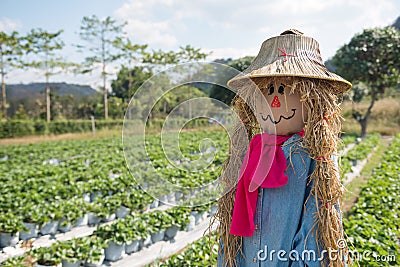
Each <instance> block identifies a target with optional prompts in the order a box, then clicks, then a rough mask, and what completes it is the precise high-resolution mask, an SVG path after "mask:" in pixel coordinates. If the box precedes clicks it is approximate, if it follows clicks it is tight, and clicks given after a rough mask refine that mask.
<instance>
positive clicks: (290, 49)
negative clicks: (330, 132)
mask: <svg viewBox="0 0 400 267" xmlns="http://www.w3.org/2000/svg"><path fill="white" fill-rule="evenodd" d="M263 77H302V78H315V79H321V80H326V81H328V82H330V83H332V84H333V87H332V88H329V89H330V90H334V91H333V92H332V93H334V94H341V93H345V92H347V91H348V90H350V88H351V83H350V82H348V81H346V80H345V79H343V78H342V77H340V76H339V75H337V74H335V73H333V72H330V71H329V70H328V69H327V68H326V66H325V65H324V62H323V60H322V57H321V54H320V50H319V44H318V42H317V41H316V40H314V39H313V38H311V37H308V36H304V35H303V34H302V33H301V32H299V31H297V30H293V29H292V30H287V31H285V32H283V33H282V34H281V35H279V36H276V37H272V38H270V39H268V40H266V41H264V42H263V44H262V45H261V49H260V51H259V53H258V55H257V57H256V58H255V59H254V60H253V62H252V63H251V64H250V66H249V67H248V68H247V69H246V70H245V71H243V72H242V73H241V74H239V75H238V76H236V77H234V78H233V79H231V80H229V81H228V86H229V87H231V88H232V89H233V90H238V89H239V88H242V87H243V86H244V84H245V83H247V82H248V78H263ZM246 78H247V79H246Z"/></svg>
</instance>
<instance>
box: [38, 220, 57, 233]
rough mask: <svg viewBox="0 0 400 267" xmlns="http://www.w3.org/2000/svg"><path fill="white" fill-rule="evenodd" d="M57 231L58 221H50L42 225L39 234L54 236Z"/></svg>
mask: <svg viewBox="0 0 400 267" xmlns="http://www.w3.org/2000/svg"><path fill="white" fill-rule="evenodd" d="M57 230H58V221H50V222H47V223H45V224H43V226H42V228H40V233H41V234H42V235H55V234H56V233H57Z"/></svg>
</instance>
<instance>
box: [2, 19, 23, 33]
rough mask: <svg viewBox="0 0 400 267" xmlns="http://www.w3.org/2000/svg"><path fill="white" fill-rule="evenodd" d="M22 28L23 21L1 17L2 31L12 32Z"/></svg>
mask: <svg viewBox="0 0 400 267" xmlns="http://www.w3.org/2000/svg"><path fill="white" fill-rule="evenodd" d="M19 28H21V22H20V21H18V20H12V19H9V18H2V19H0V31H4V32H12V31H15V30H18V29H19Z"/></svg>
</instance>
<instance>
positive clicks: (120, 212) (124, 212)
mask: <svg viewBox="0 0 400 267" xmlns="http://www.w3.org/2000/svg"><path fill="white" fill-rule="evenodd" d="M130 212H131V210H130V209H128V208H127V207H125V206H121V207H119V208H118V209H117V211H116V212H115V215H116V216H117V218H125V217H126V216H128V215H129V213H130Z"/></svg>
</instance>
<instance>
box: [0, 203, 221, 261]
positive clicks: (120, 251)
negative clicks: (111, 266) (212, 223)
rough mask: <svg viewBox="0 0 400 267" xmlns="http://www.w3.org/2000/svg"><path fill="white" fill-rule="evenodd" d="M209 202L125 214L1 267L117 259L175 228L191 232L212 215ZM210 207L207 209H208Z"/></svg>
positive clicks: (169, 237)
mask: <svg viewBox="0 0 400 267" xmlns="http://www.w3.org/2000/svg"><path fill="white" fill-rule="evenodd" d="M212 205H213V203H209V204H206V205H203V206H197V207H193V208H187V207H174V208H171V209H167V210H165V211H160V210H155V211H152V212H148V213H144V214H140V215H136V216H134V215H128V216H127V217H125V218H123V219H118V220H116V221H114V222H113V223H111V224H106V225H102V226H98V227H97V229H96V230H95V231H94V233H93V235H91V236H88V237H83V238H74V239H72V240H69V241H62V242H61V241H57V242H56V243H54V244H53V245H51V246H50V247H41V248H37V249H33V250H31V251H28V252H27V254H26V255H24V256H20V257H16V258H10V259H8V260H7V261H5V262H4V263H3V264H2V265H1V266H25V265H21V264H26V262H28V261H31V262H32V261H34V262H37V263H38V264H43V265H46V266H47V265H50V264H53V265H57V264H59V263H61V262H62V263H63V266H64V265H65V266H66V265H67V262H68V263H71V264H76V266H80V265H81V264H84V265H85V266H100V265H101V264H102V263H103V261H104V260H107V261H117V260H119V259H121V258H122V257H123V256H124V255H125V254H131V253H135V252H137V251H139V250H140V249H142V248H143V247H147V246H149V245H151V244H153V243H156V242H159V241H162V240H173V239H174V237H175V236H176V234H177V233H178V231H180V230H186V231H191V230H192V229H193V228H194V226H195V225H196V224H198V223H200V221H201V220H203V219H205V218H206V217H208V216H210V215H212V213H213V212H214V211H215V210H214V211H212V210H213V209H211V207H213V208H215V207H216V206H212ZM210 209H211V210H210ZM0 238H1V236H0Z"/></svg>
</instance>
